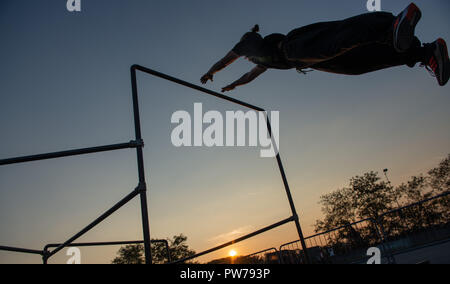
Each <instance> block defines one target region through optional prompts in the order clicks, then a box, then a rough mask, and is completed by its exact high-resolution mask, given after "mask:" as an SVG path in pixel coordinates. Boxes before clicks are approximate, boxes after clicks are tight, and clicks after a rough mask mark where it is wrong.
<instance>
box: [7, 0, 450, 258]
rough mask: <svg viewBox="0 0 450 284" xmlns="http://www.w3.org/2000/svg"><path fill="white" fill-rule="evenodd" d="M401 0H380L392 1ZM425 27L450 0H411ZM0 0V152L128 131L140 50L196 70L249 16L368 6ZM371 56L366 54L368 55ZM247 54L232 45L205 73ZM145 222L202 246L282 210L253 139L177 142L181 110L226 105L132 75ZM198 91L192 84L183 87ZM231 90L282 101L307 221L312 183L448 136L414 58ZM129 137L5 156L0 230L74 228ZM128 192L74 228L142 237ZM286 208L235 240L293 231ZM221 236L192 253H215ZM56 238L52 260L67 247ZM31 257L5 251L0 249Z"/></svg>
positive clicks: (288, 157)
mask: <svg viewBox="0 0 450 284" xmlns="http://www.w3.org/2000/svg"><path fill="white" fill-rule="evenodd" d="M408 3H409V1H403V0H401V1H386V0H384V1H382V4H383V7H382V8H383V10H385V11H393V12H394V13H396V14H397V13H399V12H400V11H401V10H403V8H404V7H406V5H407V4H408ZM416 3H417V4H418V5H419V6H420V7H421V9H422V10H423V15H424V16H423V19H422V21H421V22H420V24H419V26H418V28H417V34H418V36H419V38H421V39H422V41H424V42H429V41H434V40H435V39H436V38H437V37H443V38H444V39H446V40H448V41H449V40H450V31H449V29H448V27H449V26H450V25H449V24H450V22H449V21H450V20H449V17H448V11H449V8H450V2H449V1H448V0H432V1H430V0H426V1H425V0H417V1H416ZM82 9H83V11H82V12H81V13H69V12H67V11H66V0H57V1H55V0H39V1H36V0H1V1H0V41H1V44H0V95H1V103H0V121H1V123H0V133H1V139H0V158H9V157H14V156H21V155H30V154H37V153H45V152H52V151H59V150H66V149H72V148H82V147H91V146H99V145H105V144H113V143H122V142H126V141H129V140H130V139H132V138H133V120H132V105H131V88H130V80H129V67H130V66H131V65H132V64H134V63H138V64H140V65H144V66H148V67H150V68H153V69H156V70H159V71H161V72H165V73H168V74H171V75H173V76H175V77H179V78H182V79H184V80H187V81H190V82H194V83H198V82H199V79H200V77H201V75H203V74H204V73H205V72H206V71H207V70H208V69H209V67H210V66H211V65H212V64H213V63H215V61H216V60H218V59H220V58H221V57H222V56H223V55H225V54H226V53H227V52H228V51H229V50H230V49H231V48H232V47H233V46H234V44H235V43H236V42H237V41H238V40H239V38H240V37H241V36H242V34H243V33H245V32H247V31H248V30H249V29H250V28H251V27H252V26H253V25H255V24H259V25H260V26H261V33H262V34H263V35H267V34H270V33H274V32H280V33H288V32H289V31H290V30H292V29H294V28H297V27H300V26H303V25H307V24H310V23H313V22H318V21H325V20H337V19H343V18H346V17H350V16H354V15H356V14H360V13H365V12H366V1H365V0H347V1H331V0H328V1H324V0H321V1H317V0H315V1H312V0H309V1H300V0H295V1H290V0H289V1H288V0H283V1H269V0H246V1H235V0H233V1H206V0H189V1H174V0H170V1H147V0H133V1H123V0H82ZM368 56H370V55H368ZM251 68H252V65H251V63H249V62H247V61H245V60H239V61H238V62H236V63H234V64H233V65H232V66H230V67H229V68H227V70H224V71H223V72H221V73H219V74H218V75H217V76H216V78H215V81H214V82H213V83H210V84H209V85H208V87H209V88H211V89H214V90H220V88H221V87H223V86H225V85H227V84H228V83H230V82H232V81H234V80H235V79H237V78H239V77H240V76H241V75H242V74H244V73H245V72H247V71H248V70H250V69H251ZM139 86H140V92H141V99H140V100H141V101H140V103H141V112H142V113H141V115H142V131H143V133H144V140H145V142H146V148H145V163H146V175H147V180H148V184H149V211H150V222H151V235H152V237H153V238H166V237H169V236H173V235H175V234H179V233H183V234H185V235H187V236H188V237H189V245H190V246H191V247H192V248H194V249H195V250H197V251H201V250H204V249H208V248H210V247H212V246H214V245H217V244H220V243H222V242H225V241H228V240H230V239H233V238H236V237H239V236H241V235H243V234H245V233H248V232H250V231H253V230H256V229H259V228H261V227H263V226H267V225H270V224H272V223H275V222H278V221H280V220H281V219H284V218H287V217H289V215H290V214H289V213H290V212H289V208H288V203H287V199H286V196H285V194H284V191H283V186H282V183H281V179H280V177H279V173H278V169H277V167H276V163H275V160H273V159H261V158H259V151H258V149H254V148H251V149H250V148H213V149H206V148H174V147H173V146H172V144H171V143H170V133H171V130H172V129H173V125H171V123H170V117H171V115H172V113H173V112H174V111H176V110H180V109H182V110H187V111H190V112H192V111H193V103H195V102H202V103H203V107H204V109H205V110H219V111H226V110H237V109H239V108H237V107H236V106H234V105H232V104H229V103H227V102H222V101H218V100H217V99H214V98H209V97H204V96H199V95H197V94H198V93H197V92H195V91H193V90H189V89H185V88H182V87H180V86H175V85H173V84H171V83H169V82H165V81H163V80H160V79H158V78H152V77H148V76H145V75H139ZM194 95H196V96H194ZM230 95H232V96H235V97H237V98H238V99H241V100H244V101H247V102H249V103H252V104H255V105H258V106H261V107H263V108H265V109H269V110H278V111H280V120H281V125H280V127H281V130H280V131H281V138H280V141H281V142H280V143H281V146H280V148H281V154H282V158H283V161H284V163H285V167H286V173H287V176H288V179H289V182H290V185H291V188H292V193H293V196H294V200H295V202H296V206H297V210H298V211H299V214H300V218H301V223H302V225H303V228H304V231H305V234H306V235H309V234H310V233H311V232H312V230H313V226H312V225H313V224H314V222H315V220H316V219H317V218H320V216H321V213H320V206H319V205H318V201H319V197H320V196H321V195H322V194H325V193H328V192H330V191H332V190H335V189H337V188H339V187H343V186H345V185H347V184H348V181H349V179H350V178H351V177H352V176H355V175H359V174H363V173H364V172H367V171H371V170H374V171H379V172H381V171H382V169H384V168H389V169H390V177H391V179H392V181H393V183H394V184H399V183H401V182H404V181H406V180H407V179H408V178H409V177H410V176H411V175H415V174H419V173H422V172H425V171H426V170H427V169H429V168H431V167H433V166H435V165H437V164H438V162H439V161H440V160H441V159H443V158H444V157H445V156H446V155H447V154H448V153H449V152H450V131H449V122H450V112H449V111H448V108H449V105H450V96H449V86H446V87H438V85H437V82H436V81H435V79H434V78H432V77H431V76H429V75H428V73H427V72H426V71H425V70H424V69H423V68H418V67H416V68H414V69H409V68H407V67H397V68H393V69H390V70H385V71H380V72H375V73H371V74H367V75H363V76H358V77H351V76H342V75H334V74H327V73H322V72H313V73H309V74H308V75H307V76H303V75H300V74H297V72H295V70H290V71H275V70H274V71H269V72H266V73H265V74H263V75H262V76H261V78H258V79H257V80H256V81H255V82H253V83H252V84H250V85H247V86H244V87H241V88H239V89H238V90H237V91H235V92H233V93H230ZM135 159H136V158H135V153H134V152H133V151H132V150H123V151H118V152H112V153H103V154H95V155H89V156H82V157H73V158H67V159H61V160H51V161H43V162H33V163H29V164H23V165H13V166H5V167H2V168H1V169H0V244H1V245H9V246H18V247H27V248H34V249H41V248H42V247H43V246H44V245H45V244H46V243H50V242H62V241H65V240H66V239H67V238H69V237H70V236H72V235H73V234H74V233H76V232H77V231H79V230H80V229H81V228H83V227H84V226H85V225H87V224H88V223H89V222H91V221H92V220H93V219H94V218H96V217H98V216H99V215H100V214H101V213H103V212H104V211H105V210H107V209H109V207H110V206H112V205H113V204H115V203H116V202H117V201H119V200H120V199H121V198H122V197H124V196H125V195H127V194H128V193H129V192H131V190H132V189H133V188H134V187H135V186H136V185H137V172H136V161H135ZM139 210H140V209H139V203H138V200H137V199H136V200H135V201H133V202H132V203H130V204H129V205H127V206H125V207H124V208H122V209H121V210H120V211H118V213H116V214H115V215H113V217H111V218H109V219H108V220H107V221H106V222H105V223H102V224H101V225H100V226H98V227H97V228H95V229H94V230H93V231H92V232H90V233H88V234H87V235H86V236H85V237H83V238H82V239H80V241H116V240H134V239H141V238H142V234H141V224H140V218H139V216H140V211H139ZM297 238H298V237H297V236H296V232H295V227H294V225H293V224H289V225H285V226H283V227H282V228H280V229H277V230H274V231H272V232H270V233H267V234H265V235H262V236H259V237H257V238H255V239H252V240H250V241H247V242H244V243H242V244H240V245H237V246H236V247H235V249H236V250H237V251H238V253H239V254H246V253H252V252H255V251H259V250H262V249H266V248H269V247H277V246H279V245H280V244H283V243H286V242H289V241H293V240H295V239H297ZM117 249H118V247H113V248H101V249H83V250H82V253H83V255H82V257H83V258H82V261H83V262H84V263H102V262H103V263H108V262H109V261H110V260H111V259H112V258H113V257H114V255H115V252H116V251H117ZM228 251H229V249H226V250H223V251H220V252H218V253H216V254H213V255H211V256H208V257H205V258H202V259H200V260H202V261H204V260H208V259H211V258H215V257H224V256H226V255H227V253H228ZM67 259H68V257H66V256H65V251H62V252H61V253H59V254H58V255H57V256H56V257H55V258H54V259H53V260H52V262H59V263H64V262H65V261H66V260H67ZM39 261H40V259H39V257H34V256H28V255H17V254H11V253H4V252H0V263H11V262H14V263H38V262H39Z"/></svg>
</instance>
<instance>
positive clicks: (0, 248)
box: [0, 246, 44, 255]
mask: <svg viewBox="0 0 450 284" xmlns="http://www.w3.org/2000/svg"><path fill="white" fill-rule="evenodd" d="M0 250H3V251H11V252H19V253H29V254H39V255H44V251H39V250H33V249H24V248H15V247H4V246H0Z"/></svg>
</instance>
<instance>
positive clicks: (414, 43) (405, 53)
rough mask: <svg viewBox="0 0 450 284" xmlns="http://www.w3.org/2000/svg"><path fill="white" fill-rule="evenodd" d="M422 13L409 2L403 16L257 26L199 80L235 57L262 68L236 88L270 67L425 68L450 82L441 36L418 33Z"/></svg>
mask: <svg viewBox="0 0 450 284" xmlns="http://www.w3.org/2000/svg"><path fill="white" fill-rule="evenodd" d="M421 16H422V13H421V11H420V9H419V8H418V7H417V6H416V5H415V4H413V3H412V4H410V5H409V6H408V7H407V8H406V9H405V10H404V11H403V12H402V13H400V15H398V16H394V15H393V14H391V13H386V12H374V13H369V14H363V15H359V16H356V17H352V18H348V19H346V20H342V21H333V22H322V23H316V24H312V25H309V26H305V27H302V28H299V29H296V30H293V31H291V32H290V33H289V34H288V35H282V34H271V35H269V36H266V37H265V38H263V37H262V36H261V35H260V34H259V26H258V25H256V26H255V27H254V28H253V29H252V31H251V32H248V33H246V34H245V35H244V36H243V37H242V38H241V40H240V42H239V43H238V44H237V45H236V46H235V47H234V48H233V49H232V50H231V51H230V52H229V53H228V54H227V55H226V56H225V57H224V58H223V59H221V60H220V61H219V62H217V63H216V64H215V65H214V66H213V67H212V68H211V69H210V70H209V71H208V73H206V74H205V75H203V77H202V78H201V79H200V81H201V82H202V84H206V83H207V82H208V80H211V81H212V80H213V75H214V74H215V73H217V72H219V71H220V70H222V69H224V68H225V67H227V66H228V65H230V64H231V63H233V62H234V61H235V60H236V59H238V58H239V57H241V56H245V57H246V58H247V59H248V60H250V61H251V62H253V63H255V64H256V65H257V66H256V67H255V68H254V69H253V70H251V71H250V72H248V73H247V74H245V75H244V76H242V77H241V78H240V79H239V80H237V81H235V82H233V83H232V84H230V85H228V86H226V87H224V88H222V92H226V91H231V90H233V89H235V88H236V87H237V86H241V85H244V84H247V83H249V82H251V81H253V80H254V79H255V78H256V77H258V76H259V75H261V74H262V73H264V72H265V71H266V70H267V69H269V68H273V69H292V68H296V69H297V70H298V71H299V72H302V73H305V69H307V68H311V69H315V70H320V71H325V72H331V73H338V74H347V75H360V74H364V73H368V72H373V71H376V70H381V69H385V68H390V67H394V66H400V65H407V66H409V67H414V66H415V65H416V64H417V63H421V66H425V67H426V68H427V69H428V70H429V71H430V73H432V75H433V76H435V77H436V78H437V80H438V83H439V85H440V86H444V85H445V84H446V83H447V82H448V80H449V76H450V75H449V73H450V62H449V57H448V51H447V45H446V43H445V41H444V40H443V39H441V38H439V39H438V40H436V41H435V42H433V43H426V44H423V45H422V43H421V42H420V40H419V39H418V38H417V37H416V36H415V35H414V33H415V27H416V25H417V23H418V22H419V20H420V18H421Z"/></svg>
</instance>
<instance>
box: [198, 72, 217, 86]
mask: <svg viewBox="0 0 450 284" xmlns="http://www.w3.org/2000/svg"><path fill="white" fill-rule="evenodd" d="M208 80H211V82H212V81H214V80H213V75H212V74H210V73H206V74H205V75H203V76H202V78H200V82H202V84H206V83H207V82H208Z"/></svg>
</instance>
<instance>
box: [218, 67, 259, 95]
mask: <svg viewBox="0 0 450 284" xmlns="http://www.w3.org/2000/svg"><path fill="white" fill-rule="evenodd" d="M266 70H267V68H266V67H263V66H260V65H258V66H256V67H255V68H253V69H252V71H250V72H248V73H247V74H245V75H244V76H242V77H241V78H240V79H239V80H237V81H235V82H233V83H232V84H230V85H228V86H226V87H224V88H222V92H228V91H231V90H234V89H235V88H236V87H238V86H242V85H245V84H248V83H250V82H251V81H253V80H255V79H256V78H257V77H258V76H259V75H261V74H262V73H264V72H266Z"/></svg>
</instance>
